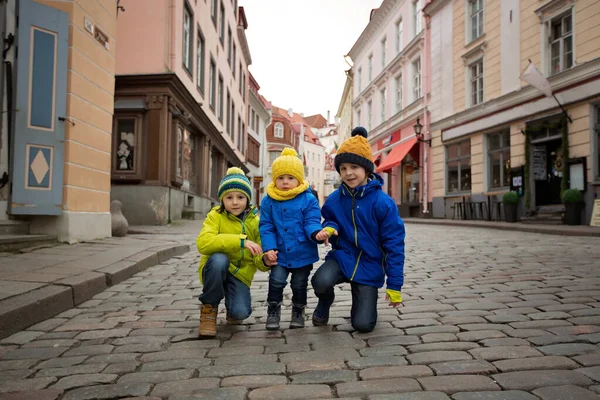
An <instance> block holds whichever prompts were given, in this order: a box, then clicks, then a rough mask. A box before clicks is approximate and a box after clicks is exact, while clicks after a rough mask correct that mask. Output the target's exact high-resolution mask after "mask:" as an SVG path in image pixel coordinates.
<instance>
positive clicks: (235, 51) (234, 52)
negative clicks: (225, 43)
mask: <svg viewBox="0 0 600 400" xmlns="http://www.w3.org/2000/svg"><path fill="white" fill-rule="evenodd" d="M231 57H232V59H231V72H232V73H233V79H235V63H236V59H237V47H236V46H235V43H234V44H233V53H232V55H231Z"/></svg>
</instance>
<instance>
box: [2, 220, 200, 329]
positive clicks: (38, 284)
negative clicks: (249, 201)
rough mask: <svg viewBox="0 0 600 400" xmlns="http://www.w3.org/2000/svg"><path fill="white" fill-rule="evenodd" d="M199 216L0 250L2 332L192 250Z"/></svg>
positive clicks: (79, 300)
mask: <svg viewBox="0 0 600 400" xmlns="http://www.w3.org/2000/svg"><path fill="white" fill-rule="evenodd" d="M201 224H202V221H175V222H174V223H173V224H172V225H168V226H134V227H130V232H132V233H133V234H131V233H130V234H129V235H127V236H126V237H123V238H107V239H102V240H95V241H91V242H86V243H78V244H74V245H67V244H60V245H58V246H51V245H50V246H40V247H39V248H34V249H26V250H22V253H0V338H4V337H7V336H9V335H11V334H12V333H14V332H18V331H20V330H22V329H24V328H26V327H28V326H31V325H33V324H35V323H38V322H40V321H43V320H45V319H48V318H50V317H52V316H54V315H56V314H59V313H61V312H63V311H66V310H68V309H70V308H72V307H73V306H76V305H78V304H81V303H83V302H84V301H86V300H89V299H90V298H92V296H94V295H96V294H98V293H100V292H102V291H104V290H105V289H106V288H107V287H110V286H113V285H116V284H118V283H119V282H122V281H124V280H125V279H127V278H129V277H131V276H133V275H134V274H136V273H137V272H140V271H143V270H145V269H146V268H148V267H151V266H154V265H157V264H160V263H162V262H164V261H166V260H168V259H169V258H172V257H175V256H178V255H181V254H184V253H186V252H188V251H189V250H190V246H191V245H193V243H194V240H195V238H196V235H197V234H198V232H199V230H200V227H201V226H202V225H201Z"/></svg>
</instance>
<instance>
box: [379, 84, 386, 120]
mask: <svg viewBox="0 0 600 400" xmlns="http://www.w3.org/2000/svg"><path fill="white" fill-rule="evenodd" d="M379 100H380V107H381V112H380V117H381V123H384V122H385V109H386V107H385V105H386V103H387V89H386V88H385V87H384V88H383V89H381V90H380V91H379Z"/></svg>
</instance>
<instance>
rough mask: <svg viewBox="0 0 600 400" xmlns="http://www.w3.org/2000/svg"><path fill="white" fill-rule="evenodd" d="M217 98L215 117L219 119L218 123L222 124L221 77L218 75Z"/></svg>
mask: <svg viewBox="0 0 600 400" xmlns="http://www.w3.org/2000/svg"><path fill="white" fill-rule="evenodd" d="M218 90H219V92H218V97H217V116H218V117H219V121H221V122H223V100H224V98H223V76H222V75H221V74H219V88H218Z"/></svg>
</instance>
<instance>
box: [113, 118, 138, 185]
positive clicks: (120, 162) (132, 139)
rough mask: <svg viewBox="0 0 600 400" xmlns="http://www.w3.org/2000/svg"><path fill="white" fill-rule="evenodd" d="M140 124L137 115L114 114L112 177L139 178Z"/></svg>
mask: <svg viewBox="0 0 600 400" xmlns="http://www.w3.org/2000/svg"><path fill="white" fill-rule="evenodd" d="M141 124H142V119H141V116H139V115H119V116H115V119H114V124H113V131H114V134H113V138H114V139H113V154H114V157H113V160H112V173H113V175H114V176H113V178H116V179H119V178H125V179H132V178H140V179H141V171H140V161H141V159H140V157H141V153H140V152H139V149H140V147H141V133H140V129H141Z"/></svg>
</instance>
